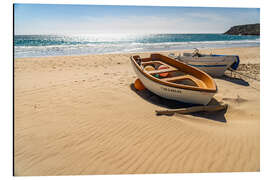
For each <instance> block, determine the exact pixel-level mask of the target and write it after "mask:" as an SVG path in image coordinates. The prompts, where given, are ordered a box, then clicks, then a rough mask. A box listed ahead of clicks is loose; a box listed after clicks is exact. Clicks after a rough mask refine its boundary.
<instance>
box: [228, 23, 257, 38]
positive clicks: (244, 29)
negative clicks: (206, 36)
mask: <svg viewBox="0 0 270 180" xmlns="http://www.w3.org/2000/svg"><path fill="white" fill-rule="evenodd" d="M224 34H229V35H257V36H259V35H260V24H246V25H239V26H233V27H231V28H230V29H229V30H228V31H227V32H225V33H224Z"/></svg>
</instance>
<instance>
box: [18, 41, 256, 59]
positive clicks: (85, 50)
mask: <svg viewBox="0 0 270 180" xmlns="http://www.w3.org/2000/svg"><path fill="white" fill-rule="evenodd" d="M259 45H260V39H259V38H256V39H244V40H224V41H186V42H152V43H149V42H145V43H143V42H121V43H115V42H114V43H98V44H96V43H89V42H88V43H83V44H81V43H80V44H61V45H46V46H21V45H20V46H15V47H14V49H15V57H39V56H61V55H79V54H104V53H105V54H106V53H107V54H108V53H121V52H122V53H125V52H126V53H127V52H128V53H132V52H147V51H151V52H152V51H167V50H181V49H192V48H222V47H236V46H259Z"/></svg>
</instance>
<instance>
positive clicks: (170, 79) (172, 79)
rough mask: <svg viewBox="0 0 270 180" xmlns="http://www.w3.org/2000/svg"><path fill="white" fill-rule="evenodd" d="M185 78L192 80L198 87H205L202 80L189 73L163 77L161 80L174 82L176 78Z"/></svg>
mask: <svg viewBox="0 0 270 180" xmlns="http://www.w3.org/2000/svg"><path fill="white" fill-rule="evenodd" d="M185 79H189V80H191V81H193V82H194V83H195V84H196V85H197V86H198V87H202V88H204V87H206V85H205V84H204V83H203V81H201V80H199V79H197V78H195V77H194V76H191V75H184V76H176V77H168V78H163V79H162V81H169V82H174V81H177V80H185Z"/></svg>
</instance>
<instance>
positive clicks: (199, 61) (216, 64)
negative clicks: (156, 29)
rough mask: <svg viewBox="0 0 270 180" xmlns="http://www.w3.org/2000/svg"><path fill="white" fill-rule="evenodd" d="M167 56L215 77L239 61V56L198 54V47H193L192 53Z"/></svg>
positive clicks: (236, 64) (236, 65)
mask: <svg viewBox="0 0 270 180" xmlns="http://www.w3.org/2000/svg"><path fill="white" fill-rule="evenodd" d="M169 56H170V57H172V58H174V59H176V60H179V61H181V62H184V63H186V64H188V65H191V66H193V67H196V68H199V69H201V70H202V71H204V72H206V73H208V74H210V75H211V76H215V77H218V76H222V75H224V72H225V71H226V70H227V69H232V70H236V69H237V68H238V66H239V63H240V59H239V56H236V55H216V54H209V55H208V54H200V53H199V50H198V49H195V51H194V52H193V53H183V55H179V56H175V55H174V54H170V55H169Z"/></svg>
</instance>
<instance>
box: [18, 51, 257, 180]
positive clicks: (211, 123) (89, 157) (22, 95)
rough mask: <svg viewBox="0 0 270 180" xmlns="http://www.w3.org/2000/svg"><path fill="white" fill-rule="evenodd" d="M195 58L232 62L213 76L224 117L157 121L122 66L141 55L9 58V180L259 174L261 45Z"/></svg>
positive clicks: (152, 99) (152, 105)
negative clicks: (235, 59) (234, 67)
mask: <svg viewBox="0 0 270 180" xmlns="http://www.w3.org/2000/svg"><path fill="white" fill-rule="evenodd" d="M191 51H192V50H191ZM171 52H173V51H170V52H161V53H162V54H165V55H168V54H169V53H171ZM179 52H180V51H177V52H174V53H176V54H177V53H179ZM182 52H183V51H182ZM185 52H190V51H188V50H187V51H185ZM201 52H202V53H210V52H212V53H216V54H235V55H239V57H240V60H241V64H240V67H239V70H238V72H239V73H241V74H243V75H239V74H236V73H233V74H232V75H231V73H230V72H227V73H226V75H227V76H225V77H223V78H215V81H216V84H217V86H218V93H217V94H216V95H215V96H214V100H215V101H219V102H224V103H227V104H228V105H229V107H228V109H227V111H226V112H218V113H215V114H207V113H199V114H190V115H173V116H157V115H156V114H155V110H161V109H166V108H165V107H164V106H162V105H163V104H162V102H160V99H158V97H156V96H154V95H151V94H150V95H149V94H146V95H145V94H143V93H140V92H136V91H135V90H134V88H133V83H134V81H135V80H136V79H137V76H136V74H135V73H134V71H133V69H132V67H131V64H130V60H129V57H130V56H131V55H133V54H139V55H140V56H142V57H147V56H149V54H150V53H133V54H132V53H130V54H106V55H81V56H59V57H40V58H17V59H15V60H14V63H15V65H14V161H15V164H14V167H15V175H16V176H33V175H38V176H40V175H82V174H84V175H89V174H134V173H136V174H137V173H139V174H141V173H192V172H240V171H241V172H242V171H260V82H259V79H260V67H259V66H260V48H259V47H242V48H240V47H239V48H225V49H211V50H209V49H203V50H201ZM246 76H250V77H253V78H255V79H256V80H255V79H251V78H248V77H246Z"/></svg>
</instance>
